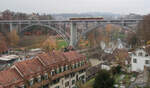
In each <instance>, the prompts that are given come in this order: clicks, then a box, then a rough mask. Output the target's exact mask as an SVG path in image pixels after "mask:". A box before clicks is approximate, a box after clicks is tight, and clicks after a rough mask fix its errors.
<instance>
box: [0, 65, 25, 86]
mask: <svg viewBox="0 0 150 88" xmlns="http://www.w3.org/2000/svg"><path fill="white" fill-rule="evenodd" d="M21 81H23V79H22V78H21V76H20V75H19V74H18V73H17V71H16V70H15V69H14V68H11V69H8V70H4V71H1V72H0V85H2V86H8V85H12V84H15V83H18V82H21ZM0 88H1V87H0Z"/></svg>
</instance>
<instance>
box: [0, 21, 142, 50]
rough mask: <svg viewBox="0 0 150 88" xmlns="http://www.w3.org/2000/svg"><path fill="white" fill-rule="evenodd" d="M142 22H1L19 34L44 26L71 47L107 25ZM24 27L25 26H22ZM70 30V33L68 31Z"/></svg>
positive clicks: (128, 24) (130, 24) (0, 22)
mask: <svg viewBox="0 0 150 88" xmlns="http://www.w3.org/2000/svg"><path fill="white" fill-rule="evenodd" d="M140 21H141V20H138V19H126V20H0V24H8V25H9V28H10V29H9V30H10V31H12V30H13V29H16V30H17V31H18V33H20V34H21V33H23V32H25V31H27V30H28V29H29V27H31V26H36V25H38V26H43V27H47V28H49V29H50V30H54V31H56V32H57V33H58V34H59V35H61V36H62V38H63V39H64V40H65V41H66V42H67V43H68V44H69V45H71V46H73V47H75V46H76V45H77V43H78V41H79V39H80V38H81V37H84V36H85V35H86V33H88V32H90V31H92V30H94V29H97V28H98V27H103V26H104V25H106V24H115V25H121V26H122V27H124V28H129V27H132V26H133V25H134V26H135V27H136V25H137V24H138V23H139V22H140ZM22 25H24V26H22ZM67 28H69V32H68V31H67V30H66V29H67Z"/></svg>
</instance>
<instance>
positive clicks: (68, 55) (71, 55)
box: [64, 51, 85, 62]
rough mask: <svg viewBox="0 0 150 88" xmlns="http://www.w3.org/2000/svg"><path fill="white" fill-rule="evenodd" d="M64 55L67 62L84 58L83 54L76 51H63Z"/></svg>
mask: <svg viewBox="0 0 150 88" xmlns="http://www.w3.org/2000/svg"><path fill="white" fill-rule="evenodd" d="M64 55H65V56H66V58H67V59H68V61H69V62H72V61H76V60H81V59H85V57H84V56H83V55H81V54H79V53H77V52H76V51H69V52H64Z"/></svg>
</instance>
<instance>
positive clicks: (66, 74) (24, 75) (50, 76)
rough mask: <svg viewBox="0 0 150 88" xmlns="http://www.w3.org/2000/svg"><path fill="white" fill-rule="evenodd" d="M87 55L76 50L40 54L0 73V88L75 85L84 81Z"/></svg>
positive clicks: (55, 87)
mask: <svg viewBox="0 0 150 88" xmlns="http://www.w3.org/2000/svg"><path fill="white" fill-rule="evenodd" d="M88 66H89V64H88V61H87V60H86V57H85V56H83V55H81V54H78V53H77V52H75V51H70V52H56V51H54V52H51V53H42V54H39V55H37V56H35V57H34V58H33V59H30V60H25V61H21V62H17V63H15V64H14V65H13V66H12V67H11V68H9V69H7V70H4V71H1V72H0V88H75V84H76V82H77V81H82V82H85V81H86V72H85V69H86V68H87V67H88Z"/></svg>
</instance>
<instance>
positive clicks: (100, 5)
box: [0, 0, 150, 14]
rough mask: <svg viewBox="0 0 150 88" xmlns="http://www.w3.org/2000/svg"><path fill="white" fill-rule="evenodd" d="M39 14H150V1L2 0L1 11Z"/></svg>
mask: <svg viewBox="0 0 150 88" xmlns="http://www.w3.org/2000/svg"><path fill="white" fill-rule="evenodd" d="M6 9H10V10H13V11H16V12H18V11H19V12H28V13H32V12H39V13H81V12H113V13H119V14H128V13H138V14H148V13H150V0H0V11H3V10H6Z"/></svg>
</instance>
